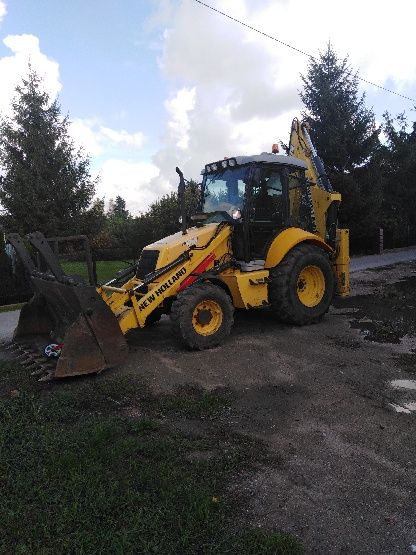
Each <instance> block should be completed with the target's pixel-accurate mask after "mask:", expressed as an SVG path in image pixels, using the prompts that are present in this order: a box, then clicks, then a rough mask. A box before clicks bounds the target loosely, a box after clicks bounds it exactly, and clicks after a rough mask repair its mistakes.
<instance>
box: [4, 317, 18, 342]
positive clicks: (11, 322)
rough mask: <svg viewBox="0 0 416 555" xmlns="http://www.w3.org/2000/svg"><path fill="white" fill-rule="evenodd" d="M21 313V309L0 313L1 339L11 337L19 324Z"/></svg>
mask: <svg viewBox="0 0 416 555" xmlns="http://www.w3.org/2000/svg"><path fill="white" fill-rule="evenodd" d="M19 314H20V310H13V311H12V312H1V313H0V341H1V340H2V339H9V338H11V335H12V333H13V330H14V328H15V327H16V325H17V321H18V319H19Z"/></svg>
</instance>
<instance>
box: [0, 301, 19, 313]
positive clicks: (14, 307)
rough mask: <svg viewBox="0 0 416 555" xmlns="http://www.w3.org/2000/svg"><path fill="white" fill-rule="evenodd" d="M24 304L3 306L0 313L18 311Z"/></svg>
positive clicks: (0, 307)
mask: <svg viewBox="0 0 416 555" xmlns="http://www.w3.org/2000/svg"><path fill="white" fill-rule="evenodd" d="M24 304H25V303H17V304H5V305H3V306H0V312H12V311H13V310H20V309H21V308H22V306H23V305H24Z"/></svg>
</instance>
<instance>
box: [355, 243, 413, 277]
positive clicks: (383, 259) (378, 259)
mask: <svg viewBox="0 0 416 555" xmlns="http://www.w3.org/2000/svg"><path fill="white" fill-rule="evenodd" d="M412 260H416V247H406V248H404V249H392V250H386V251H384V253H383V254H371V255H369V256H355V257H354V258H352V259H351V263H350V271H351V273H353V272H359V271H360V270H368V269H370V268H382V267H383V266H390V265H391V264H397V263H398V262H411V261H412Z"/></svg>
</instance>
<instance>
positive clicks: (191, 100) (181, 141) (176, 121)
mask: <svg viewBox="0 0 416 555" xmlns="http://www.w3.org/2000/svg"><path fill="white" fill-rule="evenodd" d="M194 107H195V87H194V88H192V89H187V88H183V89H180V90H179V91H177V93H176V94H175V96H173V97H172V98H170V99H169V100H166V101H165V108H166V111H167V112H168V114H169V116H170V119H169V121H168V129H169V138H170V139H171V140H172V141H173V142H174V143H175V144H176V146H177V147H178V148H180V149H182V150H185V149H186V148H187V147H188V145H189V135H188V132H189V129H190V127H191V124H190V121H189V112H191V111H192V110H193V109H194Z"/></svg>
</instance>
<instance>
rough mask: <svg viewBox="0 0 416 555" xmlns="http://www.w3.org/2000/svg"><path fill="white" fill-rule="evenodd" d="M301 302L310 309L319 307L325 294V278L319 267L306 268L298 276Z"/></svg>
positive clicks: (298, 291)
mask: <svg viewBox="0 0 416 555" xmlns="http://www.w3.org/2000/svg"><path fill="white" fill-rule="evenodd" d="M297 293H298V298H299V300H300V302H301V303H302V304H303V305H305V306H308V307H310V308H312V307H314V306H316V305H318V304H319V303H320V302H321V301H322V299H323V297H324V294H325V276H324V274H323V272H322V270H321V269H320V268H318V266H305V268H303V270H301V272H300V274H299V276H298V283H297Z"/></svg>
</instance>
